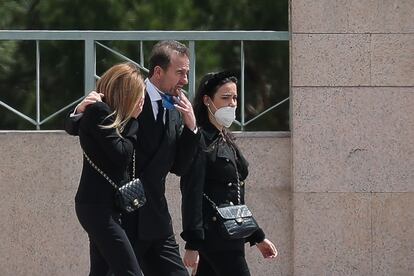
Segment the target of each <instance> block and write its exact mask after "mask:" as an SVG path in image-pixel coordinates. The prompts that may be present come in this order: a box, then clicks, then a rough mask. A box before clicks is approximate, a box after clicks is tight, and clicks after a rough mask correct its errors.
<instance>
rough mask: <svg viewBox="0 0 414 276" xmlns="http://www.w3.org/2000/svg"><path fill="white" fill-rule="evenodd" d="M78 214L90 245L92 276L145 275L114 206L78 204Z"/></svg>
mask: <svg viewBox="0 0 414 276" xmlns="http://www.w3.org/2000/svg"><path fill="white" fill-rule="evenodd" d="M75 209H76V215H77V217H78V220H79V222H80V224H81V225H82V227H83V229H85V231H86V232H87V233H88V236H89V242H90V245H89V246H90V247H89V248H90V264H91V269H90V273H89V275H90V276H105V275H107V274H108V273H109V271H112V273H114V275H116V276H142V273H141V269H140V267H139V265H138V262H137V258H136V257H135V254H134V250H133V248H132V246H131V243H130V242H129V240H128V238H127V236H126V234H125V231H124V230H123V229H122V228H121V226H120V225H119V214H117V213H116V212H114V211H113V210H112V209H111V208H110V207H108V206H105V205H97V204H95V205H94V204H76V206H75Z"/></svg>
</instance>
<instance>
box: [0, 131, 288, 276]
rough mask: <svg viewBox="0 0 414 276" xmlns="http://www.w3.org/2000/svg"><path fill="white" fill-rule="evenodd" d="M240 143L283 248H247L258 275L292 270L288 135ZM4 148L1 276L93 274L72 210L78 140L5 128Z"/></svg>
mask: <svg viewBox="0 0 414 276" xmlns="http://www.w3.org/2000/svg"><path fill="white" fill-rule="evenodd" d="M239 136H240V135H239ZM238 143H239V144H240V147H241V148H242V150H243V152H244V153H245V155H246V158H247V159H248V161H249V162H250V176H249V178H248V180H247V181H246V187H247V196H246V200H247V202H248V203H249V206H251V209H252V210H253V212H254V213H255V215H256V217H257V220H258V222H259V223H260V224H261V226H262V227H263V229H264V230H265V231H266V234H267V237H268V238H269V239H271V240H273V241H274V242H275V243H276V244H277V246H278V249H279V251H280V258H279V259H278V260H275V261H268V260H264V259H263V258H262V257H261V255H260V253H259V251H258V250H257V249H256V248H248V246H246V251H247V253H246V254H247V258H248V262H249V265H250V268H251V271H252V275H292V233H293V231H292V222H293V218H292V205H291V203H292V196H291V189H290V178H291V177H290V176H291V170H290V167H291V151H290V138H289V136H288V135H285V134H282V135H280V134H261V135H254V134H250V135H249V134H243V135H242V136H241V137H239V138H238ZM0 152H1V158H0V184H1V185H0V195H1V200H0V217H1V218H2V223H1V225H0V241H1V246H0V275H2V276H9V275H10V276H11V275H13V276H27V275H31V276H37V275H38V276H48V275H51V276H52V275H59V276H66V275H67V276H73V275H87V273H88V269H89V258H88V252H89V251H88V238H87V236H86V233H85V232H84V231H83V229H82V228H81V227H80V225H79V222H78V221H77V219H76V216H75V213H74V196H75V193H76V189H77V187H78V183H79V177H80V172H81V161H82V153H81V150H80V147H79V144H78V139H77V138H76V137H70V136H69V135H66V134H65V133H63V132H62V131H57V132H49V131H48V132H0ZM167 183H168V185H167V198H168V201H169V207H170V212H171V214H172V216H173V222H174V229H175V233H176V238H177V240H178V241H179V243H180V245H181V250H183V243H182V240H181V238H180V237H179V233H180V232H181V215H180V198H181V197H180V191H179V182H178V178H177V177H176V176H173V175H171V176H169V177H168V181H167Z"/></svg>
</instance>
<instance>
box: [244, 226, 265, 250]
mask: <svg viewBox="0 0 414 276" xmlns="http://www.w3.org/2000/svg"><path fill="white" fill-rule="evenodd" d="M265 238H266V236H265V233H264V232H263V230H262V228H260V227H259V229H257V230H256V231H255V232H254V233H253V234H251V235H250V236H249V237H247V238H246V242H249V243H250V246H253V245H255V244H256V243H261V242H262V241H264V239H265Z"/></svg>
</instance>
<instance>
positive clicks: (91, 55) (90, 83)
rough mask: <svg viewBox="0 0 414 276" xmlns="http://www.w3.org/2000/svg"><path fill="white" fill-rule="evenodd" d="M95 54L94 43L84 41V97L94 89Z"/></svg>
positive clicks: (87, 40) (88, 40)
mask: <svg viewBox="0 0 414 276" xmlns="http://www.w3.org/2000/svg"><path fill="white" fill-rule="evenodd" d="M95 68H96V52H95V41H94V40H92V39H85V95H88V94H89V92H91V91H92V90H94V89H95V74H96V73H95V70H96V69H95Z"/></svg>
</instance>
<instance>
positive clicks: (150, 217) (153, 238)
mask: <svg viewBox="0 0 414 276" xmlns="http://www.w3.org/2000/svg"><path fill="white" fill-rule="evenodd" d="M189 64H190V62H189V51H188V48H187V47H186V46H185V45H183V44H181V43H179V42H177V41H161V42H158V43H157V44H156V45H155V46H154V47H153V49H152V52H151V57H150V61H149V70H150V71H149V75H148V78H147V79H146V80H145V83H146V91H147V94H146V97H145V102H144V107H143V111H142V113H141V115H140V116H139V117H138V122H139V130H138V132H137V143H136V145H135V148H136V156H137V163H136V175H138V176H139V177H140V179H141V180H142V182H143V184H144V188H145V193H146V197H147V203H146V204H145V205H144V206H143V207H141V208H140V209H139V210H138V211H136V212H134V213H130V214H126V215H123V218H122V224H123V227H124V229H125V231H126V233H127V235H128V238H129V239H130V241H131V243H132V245H133V246H134V250H135V254H136V256H137V258H138V262H139V264H140V266H141V268H142V270H143V272H144V274H145V276H164V275H165V276H181V275H188V272H187V270H186V269H185V267H184V264H183V262H182V259H181V257H180V254H179V250H178V244H177V242H176V240H175V237H174V232H173V228H172V222H171V216H170V214H169V211H168V206H167V201H166V198H165V178H166V176H167V174H168V172H172V173H175V174H177V175H182V174H183V173H185V172H186V170H187V169H188V168H189V167H190V163H191V161H192V159H193V155H194V154H195V152H196V148H197V145H198V143H199V140H200V133H199V131H198V129H197V127H196V120H195V116H194V112H193V108H192V106H191V103H190V102H189V100H188V99H187V98H186V96H185V95H184V94H183V93H182V88H183V86H185V85H186V84H188V72H189ZM101 96H102V95H100V94H98V93H96V92H92V93H91V94H89V95H88V96H87V97H86V98H85V100H83V101H82V102H81V103H80V104H79V105H78V106H77V108H76V109H75V111H74V112H73V113H72V114H71V115H70V116H69V117H68V118H67V120H66V122H65V129H66V131H67V132H68V133H69V134H71V135H77V131H78V121H79V117H81V115H77V114H82V113H83V111H84V110H85V108H87V106H88V105H89V104H90V103H93V102H95V101H100V100H101ZM173 96H174V97H173ZM103 100H104V99H103ZM97 192H99V191H97Z"/></svg>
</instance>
